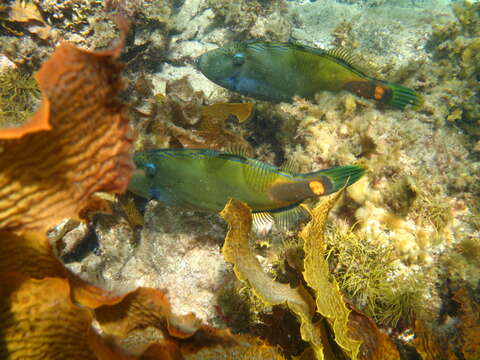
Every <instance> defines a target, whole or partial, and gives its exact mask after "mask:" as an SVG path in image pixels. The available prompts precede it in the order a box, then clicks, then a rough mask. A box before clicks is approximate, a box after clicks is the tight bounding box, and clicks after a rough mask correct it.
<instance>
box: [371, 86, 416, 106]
mask: <svg viewBox="0 0 480 360" xmlns="http://www.w3.org/2000/svg"><path fill="white" fill-rule="evenodd" d="M382 84H383V85H384V86H386V87H387V89H389V91H388V96H387V97H386V99H385V100H380V101H381V102H384V103H385V104H388V105H390V106H393V107H396V108H397V109H400V110H403V109H404V108H405V107H406V106H407V105H411V106H412V107H413V108H414V109H418V108H420V107H421V106H422V105H423V101H424V100H423V96H422V95H420V94H419V93H417V92H416V91H414V90H412V89H409V88H407V87H405V86H403V85H400V84H395V83H389V82H382Z"/></svg>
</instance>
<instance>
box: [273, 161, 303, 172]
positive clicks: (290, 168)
mask: <svg viewBox="0 0 480 360" xmlns="http://www.w3.org/2000/svg"><path fill="white" fill-rule="evenodd" d="M278 170H280V171H285V172H288V173H291V174H296V173H298V172H299V171H298V170H299V168H298V163H297V162H296V161H295V160H293V159H292V158H288V159H287V161H285V162H284V163H283V164H282V165H281V166H280V167H279V168H278Z"/></svg>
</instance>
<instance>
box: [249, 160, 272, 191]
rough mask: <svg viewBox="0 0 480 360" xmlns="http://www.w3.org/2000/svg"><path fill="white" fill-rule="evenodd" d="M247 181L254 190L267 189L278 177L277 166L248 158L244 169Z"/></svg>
mask: <svg viewBox="0 0 480 360" xmlns="http://www.w3.org/2000/svg"><path fill="white" fill-rule="evenodd" d="M243 176H244V177H245V182H246V183H247V184H248V185H249V186H250V187H251V188H252V189H254V190H257V191H266V190H267V189H268V188H269V187H270V186H271V184H272V183H273V182H274V181H275V180H276V179H277V178H278V176H279V174H278V171H277V168H276V167H275V166H272V165H270V164H267V163H264V162H262V161H260V160H257V159H252V158H247V159H246V161H245V167H244V171H243Z"/></svg>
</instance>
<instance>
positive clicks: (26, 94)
mask: <svg viewBox="0 0 480 360" xmlns="http://www.w3.org/2000/svg"><path fill="white" fill-rule="evenodd" d="M39 100H40V90H39V89H38V86H37V83H36V81H35V79H34V78H33V76H31V75H30V74H26V73H23V72H22V71H21V70H19V69H17V68H11V69H7V70H6V71H3V72H0V126H1V127H10V126H17V125H20V124H23V123H24V122H25V121H26V120H27V119H29V118H30V116H31V115H32V114H33V112H34V110H35V108H36V107H37V106H38V104H39Z"/></svg>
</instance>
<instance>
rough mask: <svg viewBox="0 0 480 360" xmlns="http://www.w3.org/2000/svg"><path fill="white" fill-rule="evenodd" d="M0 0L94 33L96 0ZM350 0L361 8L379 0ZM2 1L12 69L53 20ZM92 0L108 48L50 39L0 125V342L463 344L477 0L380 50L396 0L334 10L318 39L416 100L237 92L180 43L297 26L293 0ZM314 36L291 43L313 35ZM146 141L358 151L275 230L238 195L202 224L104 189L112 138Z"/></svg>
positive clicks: (21, 353)
mask: <svg viewBox="0 0 480 360" xmlns="http://www.w3.org/2000/svg"><path fill="white" fill-rule="evenodd" d="M328 1H329V0H325V2H324V4H327V5H326V6H329V5H328V4H330V5H331V4H333V3H334V2H328ZM18 3H19V4H20V5H21V6H20V7H18V9H17V10H21V9H26V8H27V9H28V11H30V12H31V13H32V14H36V13H38V14H40V16H41V17H42V19H44V20H43V21H44V22H45V24H47V25H48V26H49V27H51V28H52V30H57V31H59V32H60V33H61V34H62V37H64V38H66V39H69V40H71V41H73V42H74V43H77V44H82V45H83V46H86V47H88V48H90V49H95V48H98V47H104V46H105V45H106V44H107V43H108V41H109V39H111V38H112V37H113V36H114V35H115V32H114V31H112V29H113V24H112V23H111V22H109V21H108V19H107V16H106V13H105V12H104V11H103V4H102V3H101V2H100V1H98V0H95V1H90V0H85V1H84V0H80V1H76V2H69V1H65V2H58V1H44V2H35V3H34V4H35V8H36V10H34V7H32V6H31V5H29V6H27V7H25V4H24V2H18ZM298 3H300V2H298ZM304 3H307V2H304ZM317 3H319V2H317ZM335 3H336V4H341V5H342V6H350V5H346V4H345V3H346V2H335ZM348 3H353V1H348ZM356 3H361V4H364V5H365V6H364V7H362V12H364V13H367V12H368V11H370V10H369V9H374V10H375V11H376V10H378V11H381V10H382V9H383V10H384V11H385V9H387V10H389V8H388V7H385V8H382V7H383V6H389V4H392V3H393V2H391V1H368V2H367V1H361V2H356ZM408 3H409V1H408V2H407V1H405V2H402V7H403V8H405V7H407V6H408ZM16 4H17V2H16V1H10V2H9V3H8V5H6V6H4V5H3V4H2V8H1V9H0V13H1V15H0V17H1V18H2V20H1V21H2V23H1V24H0V26H1V27H2V28H1V31H0V62H1V61H2V59H3V58H4V57H2V56H6V57H7V58H8V59H10V60H9V61H11V62H12V63H14V64H16V65H17V69H19V70H18V73H19V74H21V75H22V76H24V77H25V79H27V78H29V79H31V77H29V74H31V73H32V70H34V69H36V67H37V66H38V64H39V63H40V62H43V61H44V60H45V59H46V58H47V55H48V54H50V53H51V52H52V51H53V48H54V46H53V45H54V44H55V42H56V40H54V39H53V38H49V39H47V40H44V39H42V38H41V37H40V36H39V35H38V34H36V33H35V26H38V27H40V28H42V27H44V28H46V25H45V24H44V23H43V22H42V21H41V20H32V19H30V20H28V21H26V22H20V21H6V20H5V17H7V16H10V15H9V14H8V13H9V12H10V10H9V9H10V8H11V6H16ZM311 4H313V5H315V3H311ZM106 5H107V7H108V9H107V10H108V11H109V12H111V13H112V12H119V13H123V14H125V15H127V16H129V17H131V18H132V19H133V20H135V21H136V22H137V23H136V24H135V25H133V26H134V29H133V30H134V31H132V32H131V33H130V35H129V37H128V39H127V40H126V43H127V45H125V46H124V47H123V49H122V54H121V55H120V49H121V46H119V47H114V48H113V49H111V48H110V50H107V51H103V52H93V51H85V50H79V49H78V48H75V47H74V46H73V45H72V44H70V45H65V44H64V45H61V47H60V48H59V49H58V52H56V53H55V56H54V57H52V62H47V63H46V65H45V67H44V68H42V70H41V71H40V73H39V75H38V76H37V78H38V79H39V86H40V88H42V103H43V106H42V107H40V108H39V111H38V112H37V113H36V115H34V116H33V118H32V121H31V122H29V123H26V124H25V125H23V126H20V127H18V128H6V129H2V130H1V132H0V138H2V140H1V141H0V142H1V144H0V148H1V149H2V151H1V152H0V163H1V164H3V165H2V166H0V185H2V186H0V189H1V190H0V199H2V200H1V202H0V228H1V231H0V233H1V234H0V241H1V242H2V252H1V253H0V283H1V286H0V292H1V294H0V295H1V296H0V309H1V313H2V314H3V315H2V318H4V319H6V321H3V322H2V323H1V324H0V327H1V329H0V333H1V341H0V357H2V358H6V359H23V358H26V357H27V356H28V357H30V358H32V359H36V358H38V359H40V358H42V359H50V358H52V359H53V358H67V357H68V358H72V359H77V358H78V359H95V358H99V359H139V358H144V359H145V358H148V359H218V358H219V357H223V358H225V359H289V360H292V359H303V360H305V359H321V358H324V359H342V360H344V359H372V360H374V359H392V360H393V359H402V360H403V359H405V360H419V359H422V360H430V359H431V360H433V359H435V360H438V359H441V360H443V359H446V360H455V359H457V360H472V359H473V360H476V359H478V358H480V356H479V353H478V351H479V348H480V344H479V340H478V339H479V338H480V336H479V333H480V328H479V299H478V284H479V280H480V270H479V269H480V266H479V265H480V264H479V262H478V258H479V256H480V246H479V244H480V236H479V234H480V221H479V219H480V217H479V212H478V206H477V204H478V196H479V194H480V187H479V185H478V176H477V175H478V171H479V170H480V166H479V162H478V151H477V150H475V148H476V147H475V146H476V144H477V143H478V141H479V140H478V132H477V126H476V125H478V124H477V122H478V66H477V65H478V61H477V60H478V59H477V56H476V55H477V53H478V52H477V51H475V49H476V47H475V46H476V42H477V39H478V24H479V18H478V16H479V14H478V9H479V8H478V3H472V2H467V1H456V2H454V3H453V6H452V15H451V16H450V17H449V16H447V15H445V17H441V16H439V17H438V22H437V21H435V28H436V29H434V30H433V31H432V32H431V33H429V32H421V34H419V35H418V42H415V44H414V46H412V47H409V46H410V45H412V44H411V43H409V41H410V40H411V38H409V39H410V40H409V39H405V43H402V44H403V45H405V47H392V48H388V50H389V51H385V52H383V48H382V47H381V46H382V44H385V43H382V41H384V40H385V39H387V40H388V39H394V40H395V37H394V36H390V37H389V36H387V35H392V33H394V32H396V31H397V29H400V28H401V25H400V22H401V21H402V20H401V19H402V18H401V17H399V18H398V20H399V22H396V20H395V21H393V20H392V19H389V20H390V23H389V24H390V25H391V28H390V27H388V29H384V32H382V31H378V27H377V28H375V27H374V26H372V25H371V24H370V25H369V23H368V22H367V21H366V20H365V18H361V17H357V18H356V19H353V20H352V18H351V17H349V16H348V14H347V13H346V14H345V18H344V20H343V22H341V24H340V25H339V27H338V28H337V32H336V34H335V36H337V37H336V38H335V37H333V39H332V44H331V45H335V44H336V45H341V44H340V43H344V45H347V46H349V47H350V46H351V47H353V48H356V50H355V52H357V53H360V54H367V57H368V56H372V53H373V52H375V51H376V52H377V57H375V56H372V59H373V60H374V61H373V62H376V63H379V64H382V65H381V66H382V68H381V69H377V70H375V69H373V68H372V72H371V74H372V75H374V76H375V77H378V78H382V79H391V80H392V81H395V82H397V83H401V84H405V86H408V87H409V88H412V89H416V90H418V91H419V93H421V94H422V96H423V97H424V98H425V102H424V105H423V106H422V108H421V109H415V111H413V110H411V109H409V107H406V108H405V109H404V110H402V111H398V110H396V109H392V108H391V107H387V106H386V107H381V106H377V105H376V104H375V103H374V102H373V101H370V100H368V99H363V98H361V97H357V96H355V95H354V94H351V93H348V92H343V91H342V92H338V93H335V94H332V93H329V92H324V93H321V94H318V95H317V96H315V97H314V98H313V99H299V98H296V99H294V100H293V102H291V103H282V104H271V103H268V102H256V103H255V104H253V103H239V101H243V100H244V99H243V98H242V97H241V96H240V95H238V94H233V93H231V92H229V91H226V90H225V89H222V88H220V87H218V86H214V85H212V84H210V82H209V81H207V80H206V79H204V78H203V76H202V74H200V73H199V72H198V71H196V70H195V68H194V66H195V64H194V59H196V58H197V57H198V56H200V55H201V54H203V53H207V52H208V51H210V50H212V49H215V48H219V47H222V46H224V44H228V43H231V41H233V40H239V41H245V40H248V39H252V38H259V39H262V41H266V42H271V41H286V40H288V39H289V38H290V37H291V35H292V33H291V31H292V29H294V30H295V31H297V30H298V29H299V28H300V27H302V26H303V27H309V26H310V25H309V24H307V23H302V21H304V20H302V18H301V16H300V15H298V16H297V15H290V14H289V13H288V11H286V6H287V5H288V7H290V6H296V5H295V4H294V2H288V4H287V5H286V4H285V3H284V2H283V1H278V2H277V1H275V2H271V1H239V2H225V1H213V0H209V1H202V0H198V1H197V0H195V1H193V0H192V1H185V2H181V1H166V2H164V1H161V2H160V1H153V2H144V3H141V4H140V3H139V2H136V1H110V2H108V4H106ZM308 5H310V2H308ZM313 5H312V6H313ZM320 5H321V4H319V6H320ZM332 8H333V5H332ZM21 11H24V10H21ZM422 11H424V14H423V15H422V16H424V20H423V21H425V22H429V21H431V20H430V18H429V16H430V15H429V13H428V11H426V10H423V9H422ZM432 13H433V12H432ZM375 14H379V13H375ZM435 14H437V13H435ZM30 16H33V15H30ZM17 19H18V17H17ZM267 19H272V20H274V21H273V22H272V23H271V24H270V23H268V22H267V21H266V20H267ZM322 19H323V18H322ZM11 20H12V19H11ZM326 23H327V22H325V24H320V25H322V28H323V26H324V25H328V24H326ZM227 24H228V25H227ZM4 25H5V26H6V27H7V28H8V29H10V30H8V29H7V28H5V27H4ZM34 25H35V26H34ZM379 26H383V25H382V24H379ZM315 29H317V30H315ZM315 29H314V31H319V33H321V31H320V30H319V28H315ZM359 29H361V31H359ZM372 29H377V30H375V31H376V32H375V31H374V30H372ZM415 29H416V28H415ZM413 30H414V29H412V31H413ZM372 33H375V34H376V35H378V36H375V37H371V38H370V37H369V36H370V35H371V34H372ZM52 34H54V32H52ZM296 34H298V32H297V33H296ZM321 34H323V33H321ZM366 34H368V36H367V35H366ZM322 36H323V35H322ZM322 36H320V38H317V39H315V41H313V39H312V41H311V42H309V41H305V43H308V44H310V45H312V46H317V45H319V46H320V45H321V46H322V47H323V45H327V47H325V48H328V45H329V43H328V41H326V40H325V39H329V38H324V37H322ZM384 36H385V37H384ZM367 37H368V39H373V40H372V42H368V41H366V40H365V39H366V38H367ZM293 38H294V39H296V40H298V39H297V38H295V37H294V36H293ZM304 40H305V39H304ZM369 41H370V40H369ZM336 42H338V43H336ZM424 43H426V44H427V46H426V47H425V48H424V47H423V44H424ZM372 44H373V45H372ZM370 45H371V46H372V47H370V48H369V46H370ZM403 45H402V46H403ZM372 49H375V50H372ZM404 49H414V50H415V52H418V54H419V56H418V57H417V56H415V57H409V55H411V52H410V53H409V52H408V51H407V52H403V50H404ZM395 52H396V53H395ZM392 53H395V55H394V56H392ZM425 54H427V55H428V56H424V55H425ZM384 55H390V58H389V60H388V61H386V62H385V61H377V60H379V59H383V56H384ZM119 56H120V59H121V60H122V61H124V62H125V65H121V64H120V63H119V62H118V61H117V58H118V57H119ZM150 57H151V59H153V60H151V61H147V60H148V59H150ZM49 64H50V65H49ZM52 64H53V65H52ZM142 64H144V65H142ZM399 64H401V65H399ZM19 65H20V66H19ZM123 66H125V70H126V71H125V73H126V76H127V77H128V78H129V79H130V83H129V84H127V82H126V81H125V80H126V79H125V78H123V79H121V78H120V75H119V71H120V70H121V68H122V67H123ZM367 68H369V67H367ZM25 69H26V70H25ZM2 71H3V70H0V76H1V74H3V72H2ZM368 73H370V71H369V72H368ZM27 75H28V76H27ZM65 79H69V80H71V84H72V85H73V86H74V87H75V89H76V91H75V92H73V93H72V92H70V91H71V88H70V87H69V86H68V84H69V81H66V80H65ZM22 81H23V80H19V81H17V85H21V84H22ZM20 88H21V87H20ZM119 90H124V91H125V93H123V95H122V98H123V99H124V101H123V102H121V101H119V100H118V99H117V96H116V95H117V93H118V91H119ZM29 91H30V90H28V91H27V90H26V91H25V92H21V94H26V93H27V92H29ZM32 91H33V89H32ZM77 91H78V92H77ZM11 93H15V91H12V92H11ZM37 94H38V93H37ZM85 94H89V95H90V94H95V95H98V96H86V95H85ZM22 96H23V95H22ZM28 96H32V94H30V95H28ZM33 97H34V98H35V97H37V96H36V95H35V94H33ZM25 98H27V96H26V95H25ZM126 100H128V102H129V103H128V105H127V104H126V103H125V102H126ZM232 100H234V101H236V103H231V101H232ZM31 105H32V107H31V108H28V109H27V110H28V111H34V110H35V108H36V107H35V106H36V101H33V102H31ZM92 114H94V116H91V115H92ZM128 118H129V120H128ZM11 120H12V121H13V122H14V123H16V120H17V118H16V117H15V118H12V119H11ZM89 120H91V121H89ZM9 121H10V120H9ZM3 125H4V124H3V123H2V126H3ZM18 125H20V123H19V124H18ZM477 146H478V145H477ZM157 148H170V149H171V148H182V150H181V151H192V150H191V149H189V150H183V149H184V148H193V149H213V150H215V151H213V150H208V151H212V152H213V153H215V154H224V153H223V152H221V150H223V151H228V150H229V149H231V148H234V149H242V151H245V152H246V153H247V154H248V156H247V155H242V156H243V157H236V158H235V157H233V158H235V159H243V158H248V159H253V158H254V159H258V160H256V161H258V162H259V163H262V164H275V165H276V168H278V166H280V164H281V163H282V162H283V161H284V159H286V158H287V159H289V162H293V163H295V164H296V167H298V169H296V170H295V171H296V172H299V173H309V172H311V171H312V170H315V169H326V168H331V167H335V166H338V165H346V164H358V165H361V166H362V167H365V168H367V169H368V171H367V172H366V174H365V175H364V176H362V177H361V178H360V179H358V180H357V181H356V182H355V183H354V184H352V185H350V186H349V187H348V188H347V189H345V190H343V191H342V193H341V194H339V196H336V195H333V196H332V197H325V198H323V199H322V200H323V201H321V202H320V203H317V201H316V199H314V200H307V201H306V202H305V204H304V205H305V206H306V207H308V208H309V209H313V210H310V211H311V213H312V217H311V221H310V222H309V223H308V224H307V225H306V226H305V227H302V226H297V227H295V228H292V229H290V231H287V232H283V231H273V232H271V233H270V234H269V235H268V236H265V235H263V236H259V235H258V234H255V233H254V232H252V231H250V229H251V226H252V221H253V219H252V215H251V211H252V210H251V209H249V208H248V206H246V205H245V204H242V203H240V202H238V201H232V202H230V203H229V204H228V206H227V207H226V208H225V210H223V212H222V214H223V216H224V217H225V218H226V219H227V222H228V226H229V230H228V234H227V236H226V238H225V239H224V235H225V227H226V224H225V223H224V222H222V220H221V219H220V218H219V217H218V216H216V215H215V214H208V213H207V214H204V213H196V212H193V211H190V210H185V209H178V208H175V207H169V206H166V205H164V204H163V203H161V202H158V201H156V200H151V201H148V202H147V203H146V204H140V206H138V207H136V206H135V202H136V201H137V200H138V199H136V198H135V199H134V198H132V197H131V196H130V195H122V198H115V196H114V195H112V194H107V193H121V192H124V191H125V189H126V187H127V184H128V182H129V180H130V176H131V175H132V173H133V171H134V170H133V160H134V159H133V158H132V154H133V152H134V151H137V152H140V153H145V154H148V153H154V150H153V149H157ZM170 151H172V150H170ZM196 151H199V152H201V151H206V150H195V151H193V152H196ZM237 155H238V154H237ZM272 166H273V165H272ZM146 170H148V168H147V169H146ZM98 191H105V192H107V193H103V194H98V193H97V192H98ZM93 194H97V195H98V197H95V198H92V195H93ZM124 201H125V202H124ZM137 205H138V204H137ZM220 207H221V206H220V205H219V206H218V208H217V209H216V210H218V209H219V208H220ZM327 215H328V218H327ZM64 218H70V220H67V221H64V222H62V223H61V224H60V225H57V224H58V223H59V221H61V220H63V219H64ZM72 219H75V220H72ZM81 219H85V220H81ZM80 220H81V221H82V222H81V223H80V225H79V221H80ZM83 221H85V222H83ZM51 226H55V228H53V229H50V231H49V239H50V242H51V243H52V245H50V244H49V242H48V240H47V237H46V236H45V232H46V230H47V229H48V228H50V227H51ZM302 229H303V230H302ZM27 230H28V232H27ZM222 247H223V250H222V252H223V255H222V254H221V253H220V249H221V248H222ZM72 249H73V250H72ZM78 249H81V250H82V251H80V250H78ZM77 250H78V251H77ZM65 254H66V255H65ZM64 255H65V256H64ZM56 256H61V257H62V259H64V260H65V262H66V263H68V264H67V265H66V266H65V265H64V264H62V262H60V261H58V260H57V258H56ZM66 259H68V260H66ZM232 268H233V270H232ZM82 279H84V280H82ZM94 284H95V285H94ZM105 289H107V290H105ZM158 289H164V290H161V291H160V290H158ZM52 290H53V291H52ZM192 313H194V314H195V315H193V314H192ZM58 318H61V319H62V323H59V322H58V320H57V319H58ZM92 323H95V327H93V326H92ZM59 328H61V329H63V330H64V329H68V331H63V330H62V331H61V333H59V332H58V331H56V330H57V329H59ZM229 328H230V330H229ZM27 333H28V334H29V337H30V338H31V339H34V341H33V342H30V343H28V345H29V346H28V349H27V347H26V346H23V345H25V344H27V342H26V341H25V340H24V339H25V334H27ZM19 344H20V345H22V346H19ZM30 345H31V346H30ZM25 351H28V353H26V352H25Z"/></svg>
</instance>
